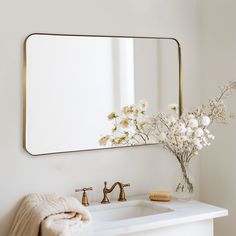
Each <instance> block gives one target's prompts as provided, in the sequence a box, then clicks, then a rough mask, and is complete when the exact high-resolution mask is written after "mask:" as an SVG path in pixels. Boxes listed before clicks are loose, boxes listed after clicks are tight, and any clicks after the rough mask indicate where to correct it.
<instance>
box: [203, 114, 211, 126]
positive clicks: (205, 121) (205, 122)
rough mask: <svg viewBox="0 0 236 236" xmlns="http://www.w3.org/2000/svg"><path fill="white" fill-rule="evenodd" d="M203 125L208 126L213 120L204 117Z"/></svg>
mask: <svg viewBox="0 0 236 236" xmlns="http://www.w3.org/2000/svg"><path fill="white" fill-rule="evenodd" d="M201 123H202V125H203V126H208V125H209V124H210V123H211V119H210V118H209V117H208V116H203V117H202V121H201Z"/></svg>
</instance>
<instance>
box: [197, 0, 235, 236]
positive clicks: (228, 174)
mask: <svg viewBox="0 0 236 236" xmlns="http://www.w3.org/2000/svg"><path fill="white" fill-rule="evenodd" d="M201 3H202V6H201V12H202V15H201V20H202V22H201V32H200V34H201V36H202V41H201V45H202V51H201V66H202V68H201V71H202V76H201V77H200V78H199V81H198V83H199V85H201V93H200V94H199V95H200V96H199V97H200V99H201V101H202V102H204V101H206V100H207V98H208V97H211V96H212V95H214V94H215V93H214V92H216V90H217V86H218V85H222V84H224V83H226V82H228V81H229V80H235V78H236V17H235V11H236V1H235V0H202V1H201ZM235 102H236V93H235V94H234V95H233V96H232V97H231V98H230V101H229V103H228V106H230V107H231V110H233V111H234V113H236V106H235ZM212 132H214V133H215V136H216V139H215V141H214V142H213V143H212V146H211V147H210V148H209V149H207V150H205V151H204V152H203V153H202V154H201V157H200V158H201V200H203V201H206V202H209V203H211V204H215V205H218V206H222V207H225V208H228V209H229V216H228V217H225V218H222V219H218V220H216V224H215V228H216V230H215V231H216V233H215V235H216V236H222V235H226V236H234V235H236V224H235V219H236V204H235V203H236V187H235V179H236V171H235V170H236V169H235V167H236V154H235V149H234V148H235V144H236V141H235V140H236V121H232V122H231V124H230V125H227V126H225V125H218V126H215V127H214V128H213V129H212Z"/></svg>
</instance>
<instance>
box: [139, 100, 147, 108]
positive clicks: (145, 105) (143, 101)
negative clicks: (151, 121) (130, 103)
mask: <svg viewBox="0 0 236 236" xmlns="http://www.w3.org/2000/svg"><path fill="white" fill-rule="evenodd" d="M138 106H139V109H140V110H141V111H146V110H147V108H148V102H147V101H146V100H140V101H139V105H138Z"/></svg>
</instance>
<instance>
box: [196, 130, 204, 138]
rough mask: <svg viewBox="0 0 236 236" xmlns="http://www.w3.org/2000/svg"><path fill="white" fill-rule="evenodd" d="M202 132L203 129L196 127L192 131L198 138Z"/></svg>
mask: <svg viewBox="0 0 236 236" xmlns="http://www.w3.org/2000/svg"><path fill="white" fill-rule="evenodd" d="M203 134H204V132H203V130H202V129H201V128H197V129H196V130H195V132H194V136H195V137H197V138H199V137H201V136H202V135H203Z"/></svg>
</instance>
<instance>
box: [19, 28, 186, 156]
mask: <svg viewBox="0 0 236 236" xmlns="http://www.w3.org/2000/svg"><path fill="white" fill-rule="evenodd" d="M33 35H48V36H81V37H111V38H141V39H168V40H174V41H175V42H176V44H177V47H178V62H179V88H178V89H179V104H178V105H179V117H181V115H182V113H183V94H182V92H183V88H182V86H183V79H182V53H181V46H180V43H179V41H178V40H177V39H176V38H173V37H146V36H122V35H113V36H112V35H77V34H56V33H32V34H29V35H28V36H27V37H26V38H25V40H24V79H23V132H22V135H23V148H24V149H25V151H26V152H27V153H28V154H30V155H31V156H45V155H52V154H62V153H73V152H82V151H94V150H106V149H108V150H109V149H114V148H127V147H140V146H150V145H151V146H152V145H157V144H159V143H153V144H140V145H135V146H121V147H107V148H94V149H85V150H71V151H63V152H52V153H42V154H33V153H31V152H30V151H29V150H27V147H26V110H27V108H26V103H27V100H26V98H27V94H26V84H27V78H26V77H27V75H26V70H27V54H26V51H27V47H26V46H27V40H28V39H29V38H30V37H31V36H33Z"/></svg>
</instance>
